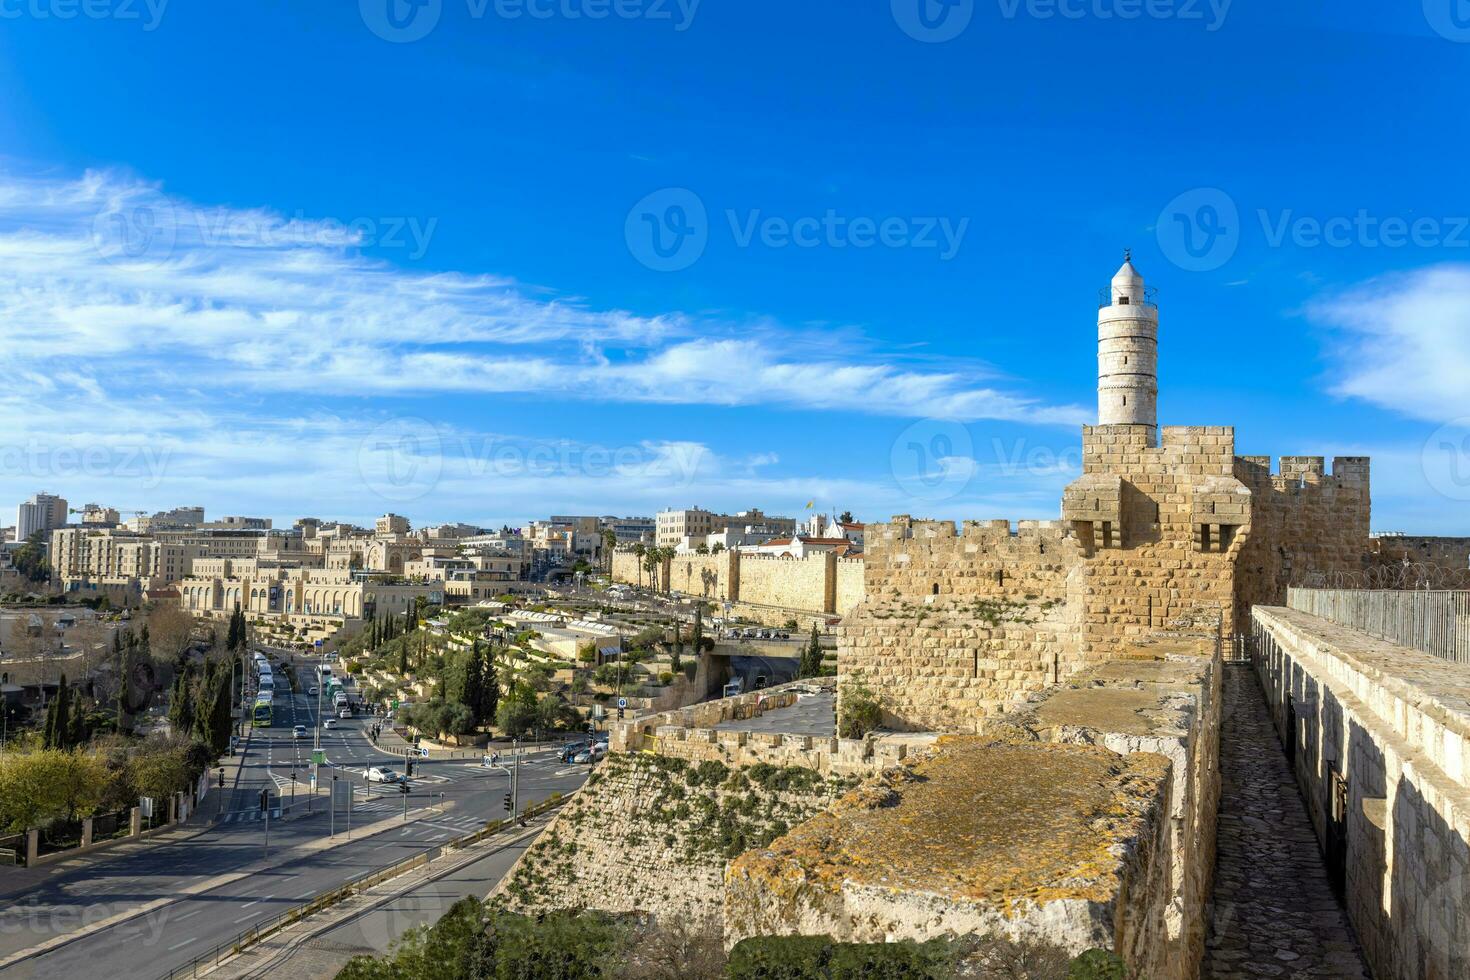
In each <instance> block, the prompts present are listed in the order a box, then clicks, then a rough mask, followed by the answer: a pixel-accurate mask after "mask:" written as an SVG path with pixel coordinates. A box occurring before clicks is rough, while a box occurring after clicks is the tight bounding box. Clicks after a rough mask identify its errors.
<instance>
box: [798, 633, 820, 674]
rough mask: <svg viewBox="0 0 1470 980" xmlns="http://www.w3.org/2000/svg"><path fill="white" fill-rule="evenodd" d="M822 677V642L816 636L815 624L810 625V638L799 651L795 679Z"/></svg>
mask: <svg viewBox="0 0 1470 980" xmlns="http://www.w3.org/2000/svg"><path fill="white" fill-rule="evenodd" d="M821 675H822V641H821V638H820V637H819V636H818V634H817V624H816V623H813V624H812V636H811V639H810V640H808V641H807V644H806V648H805V649H803V650H802V651H801V664H800V666H799V667H798V668H797V671H796V676H797V677H820V676H821Z"/></svg>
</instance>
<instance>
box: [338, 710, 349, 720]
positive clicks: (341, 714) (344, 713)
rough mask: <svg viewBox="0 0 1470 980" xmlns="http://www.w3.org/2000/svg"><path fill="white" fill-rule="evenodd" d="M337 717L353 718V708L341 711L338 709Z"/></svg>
mask: <svg viewBox="0 0 1470 980" xmlns="http://www.w3.org/2000/svg"><path fill="white" fill-rule="evenodd" d="M337 717H338V718H351V717H352V709H351V708H340V709H338V711H337Z"/></svg>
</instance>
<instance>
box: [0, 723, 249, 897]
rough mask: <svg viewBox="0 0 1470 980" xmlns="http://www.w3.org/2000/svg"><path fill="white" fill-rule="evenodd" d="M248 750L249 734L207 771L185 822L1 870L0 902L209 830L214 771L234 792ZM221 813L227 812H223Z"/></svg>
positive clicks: (216, 794)
mask: <svg viewBox="0 0 1470 980" xmlns="http://www.w3.org/2000/svg"><path fill="white" fill-rule="evenodd" d="M249 747H250V734H249V733H248V732H247V734H246V736H245V742H244V744H243V745H242V747H241V750H240V752H239V753H238V754H237V755H233V756H227V757H225V758H224V759H223V760H222V761H221V762H220V763H219V764H218V765H215V766H212V767H211V768H210V769H209V771H208V775H209V790H208V791H207V792H206V793H205V794H204V798H203V799H202V800H200V801H199V803H198V805H197V806H195V807H194V809H193V811H192V812H190V814H189V819H187V820H184V821H181V822H179V823H175V824H173V825H171V827H170V828H169V829H166V830H164V829H160V830H159V831H158V832H157V833H153V834H150V835H149V836H147V837H138V838H132V837H127V838H122V839H120V840H119V842H118V843H116V844H114V845H112V846H110V847H103V848H99V849H97V850H91V851H87V852H85V853H78V854H76V855H75V856H71V857H64V858H60V859H58V860H55V861H51V862H48V863H46V864H43V865H41V866H40V867H36V868H4V869H0V899H11V900H13V899H17V898H19V897H21V896H23V895H25V894H26V893H28V892H32V891H35V890H36V889H38V888H40V887H42V886H43V885H44V884H45V883H46V881H47V880H48V879H50V878H52V877H53V876H56V875H60V874H69V873H71V872H73V871H76V870H78V869H81V868H87V867H90V866H92V865H94V864H97V863H98V862H101V861H112V860H116V859H118V858H126V857H127V856H128V855H130V854H134V853H136V852H138V851H140V850H143V849H145V848H153V847H166V846H168V845H170V844H178V843H181V842H183V841H186V840H189V839H190V838H193V837H197V836H199V835H200V834H203V833H205V832H207V831H209V830H210V829H212V828H213V826H214V823H215V820H216V819H217V816H218V813H219V812H220V799H221V795H222V791H221V790H220V787H219V780H218V779H217V778H216V777H217V774H218V771H219V770H220V769H224V771H225V787H226V788H225V789H224V790H223V794H224V795H226V796H227V795H229V794H231V793H233V792H234V790H235V787H236V786H237V785H238V784H239V781H240V772H241V770H242V769H243V768H244V763H245V752H246V751H248V750H249ZM225 812H228V810H226V811H225Z"/></svg>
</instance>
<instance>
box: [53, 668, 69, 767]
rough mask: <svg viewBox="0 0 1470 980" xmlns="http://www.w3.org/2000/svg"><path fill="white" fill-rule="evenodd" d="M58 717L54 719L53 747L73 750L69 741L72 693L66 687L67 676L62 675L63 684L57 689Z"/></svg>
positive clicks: (56, 705)
mask: <svg viewBox="0 0 1470 980" xmlns="http://www.w3.org/2000/svg"><path fill="white" fill-rule="evenodd" d="M54 704H55V707H56V717H55V719H54V731H53V737H54V739H55V741H54V742H53V743H52V745H51V747H52V748H56V749H68V748H71V746H70V745H68V744H67V743H68V741H69V740H70V738H71V729H72V723H71V691H70V689H68V687H67V685H66V675H65V674H62V675H61V684H60V685H58V686H57V688H56V701H55V702H54Z"/></svg>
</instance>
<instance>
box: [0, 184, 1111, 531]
mask: <svg viewBox="0 0 1470 980" xmlns="http://www.w3.org/2000/svg"><path fill="white" fill-rule="evenodd" d="M436 227H437V226H436V223H435V221H434V220H433V219H424V218H414V217H394V216H375V217H370V218H358V219H343V220H323V219H320V218H313V217H306V216H304V215H300V214H298V215H284V214H278V213H275V212H272V211H269V210H265V209H250V208H244V209H239V208H224V207H213V206H209V207H205V206H198V205H194V204H192V203H190V202H188V201H185V200H182V199H179V198H177V197H175V196H171V195H169V194H167V193H166V192H165V191H164V190H163V189H162V188H161V187H160V186H159V185H157V184H153V183H149V182H146V181H142V180H139V179H136V178H134V177H131V176H129V175H126V174H122V173H119V172H112V171H105V172H104V171H97V172H89V173H87V174H85V175H84V176H82V177H81V178H78V179H73V180H67V179H58V178H54V177H17V176H6V175H0V333H3V336H4V338H5V340H6V354H7V371H8V373H9V379H10V382H11V383H10V385H8V386H7V389H6V390H5V391H3V392H0V427H3V431H4V432H5V433H6V436H4V437H0V443H3V445H0V449H4V450H5V451H6V453H7V455H6V457H5V459H4V460H3V461H0V490H3V491H5V492H7V493H9V494H11V495H12V496H13V495H16V494H20V493H29V492H31V491H33V490H35V489H39V488H41V487H51V488H54V489H58V490H68V491H69V492H71V493H73V494H82V493H93V494H95V495H96V496H98V497H103V498H106V499H108V500H111V501H112V502H114V503H116V504H118V505H124V506H138V507H148V506H153V505H154V504H155V503H156V502H157V499H158V498H159V497H166V499H168V500H173V501H188V500H199V501H201V502H203V501H207V500H211V499H218V498H219V497H220V496H221V492H220V491H221V489H222V488H229V489H230V490H231V491H232V496H234V497H235V498H237V499H244V500H248V501H251V502H253V505H254V506H255V507H257V508H258V509H260V510H262V511H267V512H270V513H274V514H277V515H282V514H290V513H294V512H295V511H296V510H297V509H298V508H299V507H301V506H302V501H303V500H304V499H310V500H312V501H313V506H314V507H316V508H320V509H321V510H323V511H324V512H327V513H336V514H340V515H341V516H353V515H369V514H371V513H374V512H375V511H376V510H380V509H382V507H381V504H382V499H381V498H382V494H381V493H379V492H378V491H380V490H381V487H379V486H375V485H374V479H373V477H372V475H371V474H370V473H364V472H363V465H364V464H363V457H362V453H363V448H362V447H363V445H364V440H369V439H370V438H372V435H373V432H374V427H375V426H378V425H381V424H383V422H384V420H391V419H392V418H394V417H402V416H413V415H415V414H417V411H418V406H420V405H421V404H422V403H423V401H422V397H421V396H425V395H435V394H445V393H449V394H457V395H462V396H464V397H466V398H473V397H476V396H480V397H484V396H493V395H496V394H503V393H535V394H538V395H543V396H548V397H552V398H559V399H564V400H584V401H589V402H592V401H596V402H602V403H617V402H624V403H661V404H691V405H692V404H705V405H723V406H770V407H781V408H786V409H795V410H801V411H811V412H841V413H856V414H866V415H872V416H889V417H896V418H905V417H940V418H946V419H955V420H960V421H975V420H982V419H999V420H1009V421H1016V422H1022V423H1030V424H1039V425H1047V426H1050V425H1071V424H1075V423H1078V422H1082V421H1086V420H1087V417H1088V412H1087V411H1086V410H1085V409H1082V408H1080V407H1076V406H1068V405H1050V404H1047V403H1045V402H1043V401H1041V400H1040V399H1037V398H1033V397H1029V396H1028V395H1026V394H1025V393H1024V391H1021V390H1014V389H1015V388H1016V387H1018V386H1017V385H1016V384H1014V383H1011V382H1006V385H1007V386H1008V387H1009V388H1011V389H1012V390H1007V389H1006V388H1003V387H1002V383H1001V382H1000V381H998V380H997V379H996V378H995V377H994V376H993V374H987V373H986V372H984V371H980V370H976V368H975V365H974V364H972V363H970V362H966V363H963V364H962V363H959V362H952V363H945V362H942V361H935V360H932V359H925V360H922V361H918V362H915V361H914V360H913V359H912V358H911V357H909V356H906V355H905V354H904V353H903V352H901V351H891V352H890V351H884V350H880V349H874V348H873V346H872V345H871V344H870V343H868V342H865V341H863V340H862V338H861V337H860V335H856V334H855V332H854V331H852V330H851V329H848V328H839V329H825V328H824V329H822V330H816V329H812V328H807V329H802V330H798V329H791V328H786V327H781V326H779V325H775V324H771V323H769V322H766V321H758V322H740V323H736V322H725V321H720V320H715V319H711V318H710V317H708V316H703V315H701V316H694V315H689V314H686V313H682V312H678V311H670V312H668V313H666V314H661V315H653V316H644V315H638V314H634V313H631V312H628V311H623V310H599V309H595V308H593V307H592V306H591V305H590V304H588V303H586V302H584V301H582V300H580V299H578V298H576V297H570V296H559V295H554V294H552V293H550V292H549V291H548V290H545V289H540V288H534V287H530V286H526V285H523V284H519V283H516V282H514V281H511V280H509V279H505V278H503V277H498V276H494V275H483V274H472V273H467V272H456V271H445V272H422V271H416V270H414V269H412V268H408V267H405V266H404V265H399V264H395V263H393V262H390V261H386V260H385V259H383V258H378V257H371V256H377V255H379V254H392V252H393V249H394V248H400V249H402V254H403V255H404V256H405V257H409V258H418V257H420V256H421V255H422V254H423V252H424V251H425V250H426V249H428V248H429V247H430V243H431V240H432V236H433V233H434V230H435V228H436ZM369 253H371V256H370V254H369ZM977 379H983V380H982V381H980V382H977ZM343 396H349V397H351V396H356V397H362V396H366V397H370V398H372V399H373V401H372V410H371V417H370V418H367V419H363V418H346V417H343V415H342V414H341V409H340V407H338V406H340V398H341V397H343ZM429 424H432V425H433V438H435V439H441V438H443V439H447V440H449V446H448V448H447V449H444V450H443V451H442V452H441V456H442V459H441V460H440V462H439V463H438V464H436V465H437V474H436V477H435V486H434V493H435V500H436V507H435V509H436V510H438V511H441V512H443V511H447V510H450V509H451V508H454V507H456V506H460V505H464V506H467V507H470V508H477V509H471V510H466V511H464V513H466V514H469V513H480V512H482V511H483V510H484V507H483V498H484V495H485V494H486V492H487V489H488V487H489V484H488V481H489V480H491V479H493V480H494V484H493V492H494V493H495V494H496V495H497V496H498V497H501V498H504V499H506V500H508V501H509V500H513V501H514V503H513V504H506V505H502V506H504V507H505V509H506V510H511V511H513V512H520V511H522V510H524V509H525V508H527V507H533V506H536V505H537V504H539V503H540V502H546V503H550V502H552V501H564V502H565V504H560V503H559V504H558V506H566V505H570V504H571V503H572V502H574V501H575V500H576V499H578V495H579V494H584V495H585V498H586V499H588V500H593V499H597V496H598V494H599V493H600V494H602V496H603V499H606V498H607V496H608V488H609V485H608V478H609V474H607V473H603V474H601V475H593V474H592V473H589V472H588V471H587V470H586V468H585V467H582V468H580V469H578V468H576V467H573V468H572V470H570V471H567V470H566V469H565V468H563V469H562V470H560V471H556V472H553V473H546V472H538V471H535V470H534V469H527V470H525V471H520V472H518V471H515V470H513V469H512V470H504V469H498V470H494V471H487V470H486V469H485V468H484V467H483V466H482V465H481V464H479V463H477V458H476V452H478V451H479V450H482V449H483V448H484V447H485V446H486V445H487V444H494V445H496V446H504V445H512V446H514V445H517V444H518V440H517V437H514V436H509V437H507V436H499V435H495V436H492V435H489V434H486V433H483V432H473V431H470V432H466V431H461V430H460V429H459V428H456V427H454V426H447V425H445V424H442V423H439V422H435V423H429ZM546 445H552V446H557V445H560V444H556V443H552V444H543V446H542V448H543V449H544V448H545V446H546ZM586 448H588V447H582V450H578V452H581V451H583V450H585V449H586ZM591 448H592V449H593V450H598V449H600V448H601V447H591ZM624 448H630V451H631V453H632V455H631V456H629V457H628V458H627V459H625V460H624V462H625V463H626V464H627V465H628V467H629V468H628V469H625V470H614V471H612V472H611V474H610V475H611V477H613V478H614V479H615V482H616V485H617V488H618V490H617V493H618V496H619V498H620V499H622V500H623V501H625V502H626V504H627V506H633V505H634V504H637V505H640V506H644V507H645V509H653V508H656V507H658V506H662V505H665V504H668V503H671V502H673V501H674V500H676V499H684V498H686V497H690V498H695V497H697V496H698V494H697V491H698V490H700V489H701V488H704V489H705V491H706V493H707V494H709V496H707V497H706V498H705V499H707V500H709V501H711V502H712V501H713V500H715V499H716V496H715V495H716V494H719V495H720V496H723V495H725V494H728V493H730V492H733V491H735V490H739V491H742V492H747V493H748V494H749V496H750V500H749V501H747V503H748V504H759V503H761V502H763V501H766V500H768V499H770V498H769V496H767V495H770V494H780V493H783V492H786V491H788V490H789V491H790V493H791V494H792V496H793V497H802V498H810V496H811V495H812V493H813V492H815V491H814V490H813V487H812V481H811V480H802V479H799V478H795V477H781V478H774V477H771V476H766V475H762V474H761V473H760V472H759V470H760V468H761V467H767V468H768V467H769V466H771V465H773V464H774V463H775V457H774V456H769V455H766V454H764V453H762V452H761V451H760V449H759V448H757V449H756V450H755V451H754V453H753V454H752V451H751V450H750V449H749V448H746V449H744V450H742V453H741V455H740V456H739V457H738V458H737V457H734V456H732V457H730V458H729V459H724V458H721V457H720V456H718V455H717V454H715V453H714V452H712V451H711V450H710V449H709V448H708V447H705V446H702V445H699V446H688V445H680V444H654V443H643V442H634V443H632V444H631V447H624ZM518 451H521V452H523V453H524V452H525V451H526V447H525V446H522V447H521V449H520V450H518ZM89 453H90V454H91V459H92V460H93V461H94V463H95V465H91V464H89V465H88V466H86V467H82V466H80V464H79V463H78V460H79V459H80V458H81V457H82V456H83V455H86V454H89ZM150 454H151V455H150ZM594 455H595V453H594ZM124 457H126V458H128V459H131V460H133V462H134V464H135V467H134V469H136V470H138V471H137V472H135V471H134V470H129V469H126V468H123V467H122V466H121V465H120V464H119V462H118V461H119V459H121V458H124ZM691 457H693V458H696V461H695V463H694V465H693V469H692V470H690V471H688V472H685V471H683V470H680V469H679V467H678V466H663V467H662V468H661V467H660V466H658V465H653V464H652V463H651V462H650V461H657V460H660V459H662V460H663V462H664V463H670V462H671V461H672V462H675V463H679V462H683V463H686V464H687V463H688V460H689V459H690V458H691ZM140 459H141V460H142V462H139V460H140ZM149 459H152V460H154V462H153V463H148V462H147V460H149ZM393 462H402V461H401V460H398V461H393ZM410 462H412V461H410ZM367 465H368V468H369V469H371V467H372V466H373V465H375V464H374V458H373V457H372V456H371V454H369V457H368V463H367ZM688 469H689V468H688V466H686V467H685V470H688ZM144 471H146V472H144ZM155 471H156V472H155ZM584 477H585V479H586V482H585V483H579V482H578V481H579V480H582V479H583V478H584ZM787 481H789V482H790V485H789V486H788V485H787ZM831 488H832V489H833V491H834V492H836V491H839V490H841V491H852V492H856V491H857V490H858V489H859V487H858V485H857V484H853V485H851V486H847V485H843V486H838V485H837V484H836V483H833V484H832V485H831ZM863 492H864V493H865V494H867V495H868V497H869V499H876V498H881V497H882V496H883V495H884V493H885V492H886V491H884V490H883V489H882V488H881V487H873V486H868V487H867V488H866V489H865V490H864V491H863ZM124 496H127V497H130V498H132V499H129V500H123V499H121V498H122V497H124ZM390 496H391V492H390ZM497 513H498V514H503V513H504V511H498V512H497Z"/></svg>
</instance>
